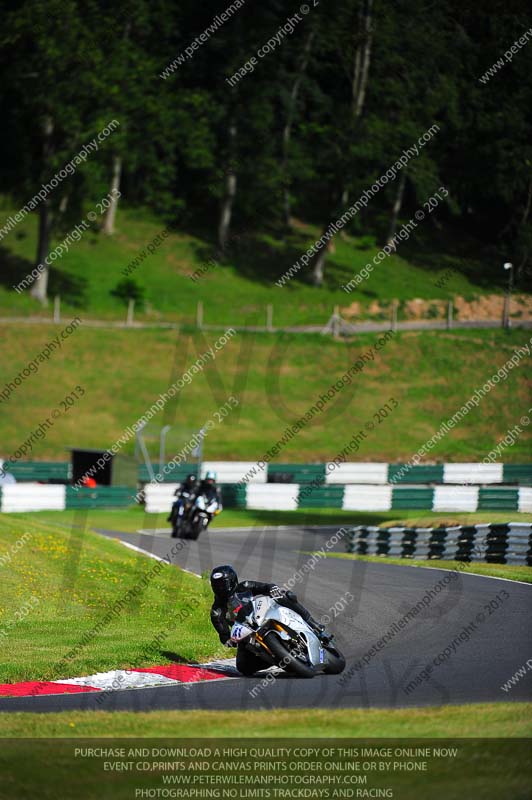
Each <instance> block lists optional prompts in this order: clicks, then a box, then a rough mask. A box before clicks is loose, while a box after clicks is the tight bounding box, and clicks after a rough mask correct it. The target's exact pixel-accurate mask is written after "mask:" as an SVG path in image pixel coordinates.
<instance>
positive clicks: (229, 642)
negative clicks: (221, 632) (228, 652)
mask: <svg viewBox="0 0 532 800" xmlns="http://www.w3.org/2000/svg"><path fill="white" fill-rule="evenodd" d="M236 646H237V643H236V642H235V640H234V639H227V640H226V641H225V642H224V647H236Z"/></svg>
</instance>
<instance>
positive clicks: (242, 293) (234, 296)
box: [0, 200, 503, 326]
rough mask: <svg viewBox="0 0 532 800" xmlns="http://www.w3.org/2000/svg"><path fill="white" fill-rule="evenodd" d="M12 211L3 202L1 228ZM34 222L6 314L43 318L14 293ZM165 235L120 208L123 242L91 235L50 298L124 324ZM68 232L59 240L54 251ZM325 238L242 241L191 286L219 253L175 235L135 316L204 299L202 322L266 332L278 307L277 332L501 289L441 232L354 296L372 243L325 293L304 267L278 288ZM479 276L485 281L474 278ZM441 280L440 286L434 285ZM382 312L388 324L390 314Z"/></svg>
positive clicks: (6, 261) (7, 258)
mask: <svg viewBox="0 0 532 800" xmlns="http://www.w3.org/2000/svg"><path fill="white" fill-rule="evenodd" d="M15 212H16V209H14V208H11V207H7V206H6V204H5V200H4V205H3V207H0V222H3V221H4V220H5V219H7V218H8V216H9V215H10V214H13V213H15ZM36 223H37V220H36V218H35V216H34V215H30V216H29V217H27V218H26V219H25V220H24V221H22V222H21V223H19V224H18V225H17V226H16V227H15V229H14V230H13V231H11V232H10V233H9V234H8V235H7V236H6V237H5V238H4V239H3V240H2V242H1V244H0V314H17V313H19V314H20V313H24V314H26V313H29V312H32V313H49V311H48V312H42V310H41V309H40V307H39V306H38V305H37V304H36V303H35V301H34V300H32V299H31V298H30V297H29V296H28V295H27V293H25V294H21V295H18V294H16V293H15V292H14V291H13V288H12V287H13V286H14V285H17V284H18V283H19V281H20V280H21V279H22V278H23V277H24V276H25V275H26V274H28V273H29V272H30V271H31V269H32V268H33V266H34V258H35V252H36V230H37V225H36ZM167 227H168V226H167V224H166V223H165V222H164V221H161V220H160V219H156V218H154V217H153V216H151V215H150V214H149V213H147V212H140V211H131V210H130V211H128V210H124V209H123V208H122V207H121V208H120V211H119V215H118V230H117V233H116V235H114V236H113V237H105V236H103V235H100V234H98V233H97V232H92V231H90V230H88V231H87V232H85V233H84V234H83V236H82V238H81V240H80V241H79V242H73V243H72V245H71V246H70V248H69V250H68V252H67V253H66V254H65V255H63V257H62V258H60V259H59V260H56V261H55V262H54V266H53V270H52V273H51V284H50V293H51V295H53V294H55V293H56V292H58V293H59V294H61V296H62V298H63V303H64V309H65V313H68V311H69V309H70V310H71V309H72V308H73V307H75V304H77V306H78V307H80V308H82V309H83V310H84V312H85V313H86V314H87V315H89V316H92V317H96V316H97V317H100V318H101V317H114V318H117V317H122V316H123V315H124V306H123V304H121V302H120V300H118V299H116V298H115V297H113V296H112V295H111V291H112V289H113V288H114V287H115V286H116V284H117V283H118V282H119V280H121V279H123V277H124V276H123V274H122V271H123V270H124V269H126V268H127V267H128V265H129V264H131V262H133V261H134V260H135V258H137V257H138V256H139V255H140V254H141V253H142V251H143V250H146V248H147V246H148V244H149V243H150V242H152V241H153V240H154V239H155V237H156V236H157V235H158V234H160V233H161V231H163V230H165V229H166V228H167ZM66 233H67V231H66V232H65V234H64V235H63V236H62V237H61V236H60V237H58V238H57V240H56V241H55V242H54V246H55V245H56V244H58V243H60V242H61V241H62V240H63V238H64V236H66ZM428 233H429V230H427V231H425V232H423V236H427V235H428ZM320 235H321V232H320V231H319V230H318V229H317V228H315V227H312V226H309V225H303V224H298V225H297V226H296V228H295V229H294V231H293V233H292V234H291V235H290V236H288V237H287V238H286V239H285V240H282V239H279V238H274V237H273V236H271V235H266V234H255V233H249V232H248V233H245V234H244V235H243V236H242V238H241V239H240V240H239V242H238V246H237V245H236V243H233V246H232V248H231V251H230V253H229V254H228V257H227V261H226V263H224V264H223V265H218V266H215V267H214V268H209V269H206V270H205V272H204V274H203V275H202V276H201V277H200V278H199V279H198V280H197V281H196V282H194V281H193V280H191V278H190V277H189V276H190V275H191V274H192V273H194V272H195V271H196V270H198V269H199V268H201V266H202V265H205V264H206V263H207V262H208V261H209V259H210V258H211V257H212V256H213V255H214V251H213V248H212V245H211V244H210V243H209V242H208V241H206V240H205V239H202V238H200V237H199V236H194V235H191V234H189V233H185V232H179V231H176V232H174V233H170V234H169V235H168V237H167V238H166V239H165V240H164V241H163V243H162V244H161V245H160V246H159V247H157V248H156V249H155V252H153V254H152V255H149V254H148V255H147V257H146V258H145V259H144V260H143V261H142V263H140V264H138V265H137V267H136V268H135V269H134V270H133V272H132V273H131V277H132V278H133V279H135V280H136V281H137V283H138V284H139V285H141V286H142V287H144V288H145V291H146V301H147V305H146V308H145V310H144V312H140V313H138V318H139V319H149V320H167V319H172V320H180V321H182V322H185V323H186V322H192V321H193V320H194V318H195V309H196V303H197V301H198V300H202V301H203V302H204V306H205V321H206V322H210V323H219V324H243V323H244V322H248V323H249V324H256V323H257V322H259V323H260V324H264V321H265V308H266V305H267V304H268V303H273V305H274V324H276V325H279V326H283V325H288V324H302V323H314V324H322V323H323V324H324V323H325V322H326V321H327V319H328V318H329V317H330V315H331V312H332V309H333V306H334V305H335V304H340V305H341V306H342V307H348V306H350V305H351V304H352V303H354V302H358V303H360V304H361V311H360V313H361V314H362V315H363V314H364V312H365V310H366V311H367V308H368V306H369V304H370V303H372V302H375V301H379V302H381V303H382V304H383V306H386V305H387V304H388V303H389V302H390V301H391V300H392V299H398V300H399V301H406V300H410V299H411V298H414V297H417V298H423V299H438V298H447V297H451V296H454V295H462V296H465V297H466V298H471V299H472V298H473V297H474V296H476V295H480V294H483V293H486V292H492V291H498V292H500V291H501V289H500V285H501V283H500V282H501V280H502V279H503V278H502V277H501V274H499V273H501V270H500V269H498V270H495V269H494V259H493V258H491V257H490V256H489V254H485V256H484V257H483V258H481V255H480V250H479V244H478V242H466V241H464V240H463V238H461V237H460V236H459V235H456V234H455V233H452V234H449V235H443V233H439V234H438V238H437V239H435V238H434V236H435V235H436V232H435V231H432V232H431V236H432V238H431V239H430V240H427V241H426V242H425V241H421V240H419V239H418V240H416V242H415V244H414V243H413V242H412V243H411V242H408V243H406V244H405V245H404V246H403V247H402V249H401V255H400V256H397V255H392V256H390V257H389V258H387V259H385V260H384V262H383V263H382V264H381V265H380V266H379V267H378V268H376V269H375V271H374V272H373V274H372V275H371V276H370V278H369V280H367V281H365V282H364V283H362V284H361V285H360V286H359V287H358V289H357V290H356V291H353V292H352V293H350V294H349V295H348V294H346V293H345V292H343V291H342V290H341V285H342V284H344V283H346V282H347V281H349V280H350V279H351V278H352V276H353V274H354V273H355V272H358V271H359V270H360V269H362V268H363V267H364V266H365V265H366V264H367V263H368V262H369V261H370V260H371V259H372V257H373V256H374V255H375V254H376V253H377V252H378V250H379V247H377V246H376V243H375V241H373V240H372V239H371V237H359V238H355V237H345V238H341V237H337V240H336V242H335V247H336V249H335V252H334V253H332V254H331V256H330V261H329V264H328V267H327V275H326V284H325V286H324V287H323V288H322V289H319V290H318V289H315V288H313V287H311V286H310V285H308V282H307V272H308V270H307V272H306V271H305V270H304V269H303V270H301V272H299V273H298V275H297V276H296V277H295V278H294V279H293V280H292V281H290V282H289V284H288V285H287V286H284V287H282V288H279V287H276V286H275V281H276V280H277V279H278V278H279V277H280V276H281V275H282V274H283V273H284V272H285V271H286V270H288V269H289V268H290V267H291V266H292V265H293V264H294V263H295V262H296V261H297V260H298V259H299V257H300V255H301V254H302V253H304V252H305V250H306V249H307V248H308V247H309V246H310V245H311V244H312V243H313V242H314V241H315V240H316V239H317V238H318V237H319V236H320ZM453 270H454V271H453ZM490 270H492V272H491V273H490ZM473 275H476V276H479V275H480V276H482V278H481V279H475V278H473V277H472V276H473ZM440 279H443V284H444V285H443V287H442V288H438V286H437V285H436V283H437V282H438V281H439V280H440ZM497 284H498V286H497ZM228 300H229V302H228ZM138 311H139V310H138ZM383 314H384V315H385V316H386V317H387V318H389V315H388V313H387V312H386V311H383ZM399 316H401V309H399Z"/></svg>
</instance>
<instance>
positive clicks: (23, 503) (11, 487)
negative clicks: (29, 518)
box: [0, 483, 66, 512]
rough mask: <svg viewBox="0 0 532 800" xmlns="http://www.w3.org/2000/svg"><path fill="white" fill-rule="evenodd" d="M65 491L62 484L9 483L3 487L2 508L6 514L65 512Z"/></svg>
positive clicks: (0, 499) (0, 501)
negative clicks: (19, 512)
mask: <svg viewBox="0 0 532 800" xmlns="http://www.w3.org/2000/svg"><path fill="white" fill-rule="evenodd" d="M65 489H66V487H65V486H64V485H62V484H59V485H57V486H54V485H52V486H46V485H44V484H42V483H9V484H7V485H6V486H2V490H1V498H0V503H1V506H0V508H1V509H2V511H4V512H17V511H63V509H64V508H65Z"/></svg>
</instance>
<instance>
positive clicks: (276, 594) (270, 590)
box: [211, 581, 317, 649]
mask: <svg viewBox="0 0 532 800" xmlns="http://www.w3.org/2000/svg"><path fill="white" fill-rule="evenodd" d="M242 592H250V593H251V594H252V595H253V596H254V597H255V596H256V595H258V594H265V595H269V596H270V597H273V598H275V600H276V602H277V603H279V605H281V606H286V607H287V608H291V609H292V610H293V611H295V612H296V614H299V615H300V616H301V617H302V618H303V619H304V620H305V622H308V623H310V624H311V625H317V623H316V622H315V621H314V620H313V619H312V616H311V614H310V611H308V610H307V609H306V608H305V606H303V605H301V603H299V602H298V599H297V597H296V595H295V594H294V593H293V592H286V591H284V590H283V589H281V588H280V587H279V586H277V584H276V583H263V582H262V581H241V583H239V584H237V586H236V588H235V591H234V593H235V594H240V593H242ZM227 603H228V600H223V599H221V598H218V597H216V596H215V597H214V602H213V604H212V608H211V622H212V624H213V625H214V627H215V629H216V631H217V632H218V635H219V637H220V641H221V642H222V644H225V643H226V642H227V641H228V639H229V638H230V635H231V631H230V629H229V623H228V621H227ZM239 649H240V648H239Z"/></svg>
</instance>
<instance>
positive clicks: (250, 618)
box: [228, 592, 345, 678]
mask: <svg viewBox="0 0 532 800" xmlns="http://www.w3.org/2000/svg"><path fill="white" fill-rule="evenodd" d="M228 610H229V617H230V619H233V620H234V623H233V626H232V629H231V639H232V640H233V642H235V643H236V644H237V645H238V646H240V647H242V646H244V647H245V648H246V649H247V650H249V652H251V653H253V654H254V655H256V656H259V658H261V659H262V660H263V661H264V662H265V663H264V666H265V667H266V666H272V665H274V666H276V667H280V668H281V669H284V670H286V672H289V673H293V674H296V675H299V676H300V677H302V678H313V677H314V675H317V674H318V673H325V674H327V675H338V674H339V673H340V672H342V671H343V670H344V668H345V658H344V657H343V655H342V654H341V653H340V652H339V650H337V649H336V647H334V645H333V643H332V637H329V640H328V643H327V644H324V642H322V641H320V639H319V638H318V637H317V636H316V634H315V633H314V631H313V630H312V628H311V627H310V626H309V625H308V624H307V623H306V622H305V621H304V620H303V619H302V617H300V616H299V614H296V612H295V611H292V609H290V608H286V607H285V606H282V605H279V604H278V603H276V601H275V600H274V599H273V598H272V597H268V596H267V595H257V596H256V597H253V595H252V594H251V593H249V592H245V593H242V594H236V595H233V597H232V598H231V599H230V601H229V609H228Z"/></svg>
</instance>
